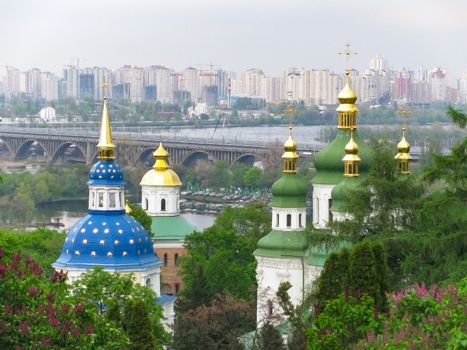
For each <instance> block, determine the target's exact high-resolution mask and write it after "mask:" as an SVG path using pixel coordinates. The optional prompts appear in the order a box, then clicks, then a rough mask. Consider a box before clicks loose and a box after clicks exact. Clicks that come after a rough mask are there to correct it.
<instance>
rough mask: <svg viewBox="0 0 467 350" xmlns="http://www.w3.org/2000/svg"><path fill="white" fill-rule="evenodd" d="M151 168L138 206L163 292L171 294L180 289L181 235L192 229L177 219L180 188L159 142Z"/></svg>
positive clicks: (142, 187) (186, 223) (180, 219)
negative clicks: (147, 222)
mask: <svg viewBox="0 0 467 350" xmlns="http://www.w3.org/2000/svg"><path fill="white" fill-rule="evenodd" d="M153 156H154V160H155V162H154V165H153V167H152V169H151V170H149V171H148V172H147V173H146V174H145V175H144V176H143V178H142V179H141V183H140V185H141V191H142V193H141V207H142V208H143V209H144V210H145V211H146V213H147V214H148V215H149V216H150V217H151V218H152V225H151V230H152V232H154V237H153V241H154V250H155V252H156V254H157V256H158V257H159V258H161V259H162V261H163V265H162V266H161V269H162V272H161V275H162V280H163V283H162V286H161V290H162V292H163V293H166V294H170V295H174V294H176V293H177V292H178V291H179V290H180V289H182V288H183V280H182V278H181V277H180V276H179V275H178V270H179V268H178V259H179V258H180V257H181V256H183V255H186V249H185V248H184V247H183V242H184V240H185V236H187V235H189V234H190V233H192V232H193V231H195V230H196V227H194V226H193V225H191V224H190V223H189V222H188V221H187V220H186V219H185V218H184V217H182V216H180V188H181V186H182V182H181V181H180V178H179V177H178V175H177V174H176V173H175V172H174V171H173V170H172V169H170V165H169V161H168V159H169V152H167V150H166V149H165V148H164V146H163V145H162V142H161V143H160V144H159V147H158V148H157V149H156V150H155V151H154V153H153Z"/></svg>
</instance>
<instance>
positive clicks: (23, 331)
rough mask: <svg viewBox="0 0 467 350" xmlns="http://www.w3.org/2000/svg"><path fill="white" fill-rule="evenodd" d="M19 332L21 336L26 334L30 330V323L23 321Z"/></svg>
mask: <svg viewBox="0 0 467 350" xmlns="http://www.w3.org/2000/svg"><path fill="white" fill-rule="evenodd" d="M18 328H19V332H20V333H21V334H26V333H27V332H28V330H29V324H28V321H23V322H21V323H20V324H19V327H18Z"/></svg>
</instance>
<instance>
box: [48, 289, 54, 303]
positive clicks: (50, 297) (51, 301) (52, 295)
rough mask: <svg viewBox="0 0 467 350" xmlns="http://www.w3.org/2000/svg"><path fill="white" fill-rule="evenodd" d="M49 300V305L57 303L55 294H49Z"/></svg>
mask: <svg viewBox="0 0 467 350" xmlns="http://www.w3.org/2000/svg"><path fill="white" fill-rule="evenodd" d="M47 300H48V301H49V303H53V302H54V301H55V293H53V292H50V293H49V294H47Z"/></svg>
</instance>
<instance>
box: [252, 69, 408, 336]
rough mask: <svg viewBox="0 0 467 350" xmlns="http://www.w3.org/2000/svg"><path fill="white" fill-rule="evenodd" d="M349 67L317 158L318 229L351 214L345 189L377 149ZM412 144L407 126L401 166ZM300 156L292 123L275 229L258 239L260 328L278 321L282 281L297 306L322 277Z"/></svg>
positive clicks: (277, 187)
mask: <svg viewBox="0 0 467 350" xmlns="http://www.w3.org/2000/svg"><path fill="white" fill-rule="evenodd" d="M349 76H350V71H349V69H346V72H345V85H344V88H343V89H342V90H341V91H340V93H339V94H338V100H339V103H340V104H339V106H338V108H337V116H338V126H337V128H338V131H337V135H336V137H335V138H334V140H333V141H332V142H331V143H329V144H328V145H327V146H326V147H325V148H323V149H322V150H321V151H320V152H319V153H318V154H317V155H316V156H315V157H314V161H313V162H314V165H315V168H316V175H315V176H314V177H313V179H312V185H313V194H312V214H313V215H312V221H313V222H312V225H313V228H314V230H322V231H327V232H326V233H328V234H332V232H331V231H330V230H329V229H328V228H327V227H328V223H329V222H331V221H333V220H334V221H342V220H346V219H349V218H350V215H349V214H348V213H346V212H345V203H344V198H345V197H344V193H345V192H346V191H348V190H349V189H353V188H355V187H356V186H357V185H358V184H359V183H360V182H361V180H362V178H364V177H365V176H366V174H367V171H368V165H369V162H370V160H371V157H372V152H371V150H370V148H369V147H368V146H366V145H365V144H364V143H363V142H361V141H360V140H359V138H358V134H357V113H358V108H357V106H356V105H355V102H356V101H357V95H356V94H355V92H354V90H353V89H352V88H351V87H350V77H349ZM409 151H410V145H409V143H408V142H407V140H406V138H405V128H404V129H403V135H402V139H401V141H400V142H399V143H398V145H397V152H398V153H397V155H396V156H395V159H396V160H397V161H398V166H399V170H400V172H401V173H402V174H408V173H409V165H408V163H409V161H410V159H411V157H410V154H409ZM298 158H299V155H298V153H297V144H296V142H295V140H294V138H293V136H292V128H291V127H289V138H288V139H287V141H286V142H285V144H284V153H283V155H282V160H283V174H282V176H281V177H280V178H279V179H278V180H277V181H276V182H275V183H274V185H273V186H272V190H271V192H272V201H271V207H272V230H271V232H270V233H269V234H267V235H266V236H264V237H263V238H262V239H260V240H259V242H258V244H257V249H256V251H255V252H254V255H255V257H256V260H257V262H258V265H257V269H256V276H257V282H258V292H257V319H256V320H257V327H258V328H260V327H261V326H262V324H263V323H264V322H266V321H271V322H273V323H277V320H280V319H281V317H276V316H281V314H282V310H281V309H280V307H279V305H278V302H277V297H276V293H277V290H278V288H279V285H280V284H281V283H282V282H285V281H288V282H289V283H290V284H291V285H292V287H291V288H290V289H289V290H288V292H289V296H290V298H291V301H292V303H293V304H294V305H298V304H300V303H301V302H302V301H303V298H304V296H305V293H306V291H308V290H309V289H310V288H311V287H312V286H313V284H314V282H315V281H316V279H317V278H318V277H319V274H320V273H321V270H322V268H323V266H324V262H325V260H326V257H327V255H328V253H329V252H327V251H325V250H324V249H321V248H318V247H316V246H313V245H312V244H311V243H310V242H309V239H308V237H307V234H306V232H305V227H306V209H307V204H306V186H305V184H304V183H303V182H302V181H300V180H299V179H298V178H297V176H296V163H297V159H298Z"/></svg>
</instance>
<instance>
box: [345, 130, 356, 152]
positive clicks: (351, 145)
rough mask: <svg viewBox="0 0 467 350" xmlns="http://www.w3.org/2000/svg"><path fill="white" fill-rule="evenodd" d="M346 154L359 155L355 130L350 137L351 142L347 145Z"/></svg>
mask: <svg viewBox="0 0 467 350" xmlns="http://www.w3.org/2000/svg"><path fill="white" fill-rule="evenodd" d="M344 152H345V154H358V145H357V143H356V142H355V140H354V138H353V130H352V133H351V135H350V141H349V142H348V143H347V144H346V145H345V148H344Z"/></svg>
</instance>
